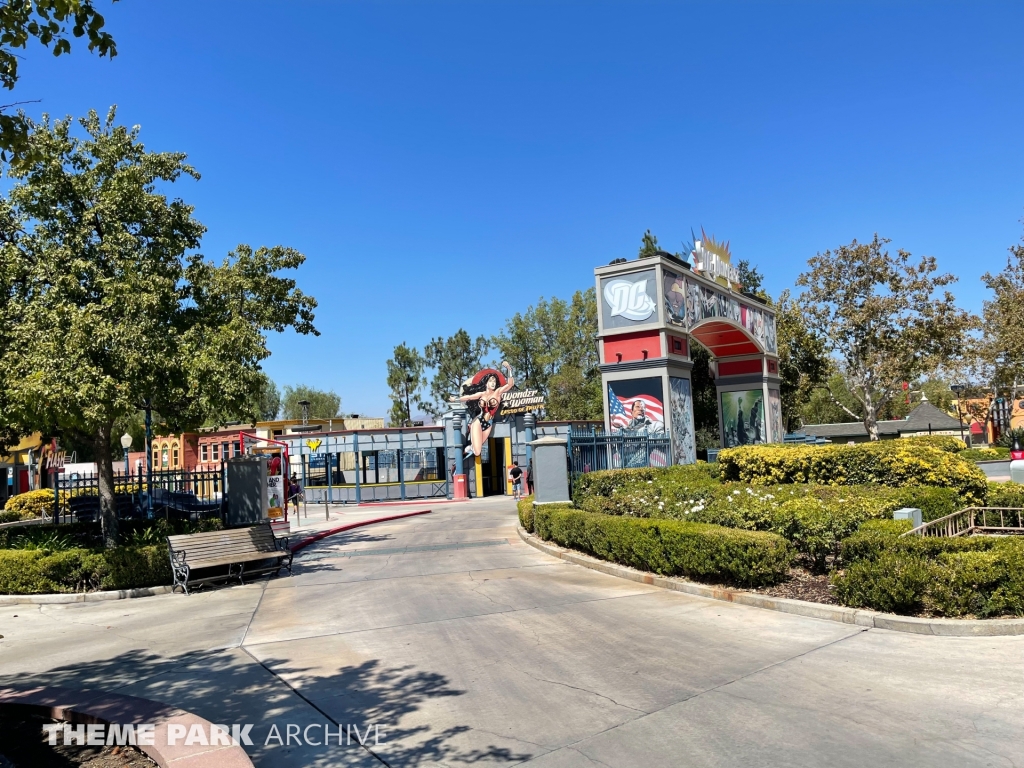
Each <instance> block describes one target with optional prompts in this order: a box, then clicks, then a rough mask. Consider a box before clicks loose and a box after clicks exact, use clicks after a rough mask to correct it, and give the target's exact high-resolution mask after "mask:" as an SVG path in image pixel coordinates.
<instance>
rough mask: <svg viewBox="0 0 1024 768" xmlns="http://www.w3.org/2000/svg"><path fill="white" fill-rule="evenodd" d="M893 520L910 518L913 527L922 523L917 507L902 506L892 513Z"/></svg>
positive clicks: (918, 526)
mask: <svg viewBox="0 0 1024 768" xmlns="http://www.w3.org/2000/svg"><path fill="white" fill-rule="evenodd" d="M892 519H893V520H910V521H911V522H912V523H913V527H914V528H920V527H921V524H922V520H921V510H920V509H918V508H917V507H904V508H903V509H897V510H896V511H895V512H893V513H892Z"/></svg>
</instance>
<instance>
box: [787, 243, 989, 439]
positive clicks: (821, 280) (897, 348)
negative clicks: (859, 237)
mask: <svg viewBox="0 0 1024 768" xmlns="http://www.w3.org/2000/svg"><path fill="white" fill-rule="evenodd" d="M888 242H889V241H888V240H885V239H882V238H879V237H878V235H877V234H876V235H875V237H874V239H873V240H872V241H871V242H870V243H858V242H857V241H856V240H854V241H853V242H852V243H850V244H849V245H844V246H840V247H839V248H837V249H836V250H835V251H830V250H829V251H825V252H824V253H819V254H817V255H816V256H814V257H812V258H811V259H810V260H809V261H808V265H809V267H810V269H809V270H808V271H807V272H804V273H803V274H801V275H800V277H799V279H798V280H797V284H798V285H800V286H802V287H804V288H805V291H804V293H803V294H802V295H801V297H800V301H799V307H800V309H801V310H802V312H803V314H804V316H805V317H806V318H807V323H808V327H809V328H810V330H811V331H812V332H814V333H815V334H816V335H817V336H818V337H819V338H820V339H822V340H823V341H824V343H825V348H826V349H827V350H828V352H829V353H830V354H832V355H834V356H835V358H836V359H837V360H838V361H839V365H840V368H841V372H842V373H843V374H844V377H845V380H846V382H847V383H848V385H849V387H850V391H851V394H852V395H853V397H854V398H855V400H856V401H857V403H858V404H859V406H860V409H861V412H860V414H858V413H857V412H855V411H854V410H853V409H850V408H847V407H846V406H845V405H841V407H842V408H843V409H844V410H846V411H847V413H848V414H849V415H850V416H852V417H854V418H858V417H859V418H861V419H862V420H863V422H864V426H865V428H866V429H867V431H868V435H869V436H870V437H871V439H872V440H877V439H878V428H877V421H878V419H879V414H880V412H881V411H882V409H883V408H885V406H886V405H887V404H888V403H890V401H891V400H892V398H893V397H894V396H895V395H896V394H897V393H898V392H901V391H902V384H903V382H910V381H915V380H917V379H918V378H920V377H922V376H925V375H928V374H930V373H932V372H934V371H935V370H937V369H938V368H939V367H940V366H942V365H944V364H946V363H948V362H949V361H951V360H953V359H955V358H957V357H958V356H961V355H962V354H963V352H964V345H965V341H966V338H967V333H968V331H969V330H970V329H971V328H973V327H974V325H975V319H974V318H973V317H972V316H971V315H970V314H969V313H967V312H965V311H964V310H962V309H959V308H958V307H957V306H956V303H955V300H954V298H953V295H952V293H950V292H949V291H948V290H943V289H944V288H945V287H946V286H948V285H950V284H952V283H954V282H956V278H955V277H954V276H953V275H950V274H936V264H935V259H934V258H933V257H930V256H924V257H922V258H921V259H920V260H918V261H917V262H916V263H914V262H911V255H910V253H908V252H907V251H904V250H899V251H898V252H897V253H896V255H895V256H891V255H890V254H889V252H888V251H886V250H885V245H886V244H887V243H888ZM836 400H837V401H838V399H837V398H836Z"/></svg>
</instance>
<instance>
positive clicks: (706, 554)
mask: <svg viewBox="0 0 1024 768" xmlns="http://www.w3.org/2000/svg"><path fill="white" fill-rule="evenodd" d="M534 515H535V525H536V528H537V534H538V535H539V536H540V537H541V538H543V539H547V540H549V541H553V542H555V543H556V544H559V545H561V546H564V547H569V548H570V549H576V550H580V551H582V552H586V553H588V554H591V555H594V556H596V557H600V558H602V559H604V560H609V561H612V562H616V563H620V564H622V565H628V566H631V567H633V568H638V569H640V570H643V571H652V572H654V573H659V574H662V575H665V576H685V577H686V578H690V579H694V580H699V581H711V582H715V583H730V584H738V585H742V586H761V585H766V584H775V583H777V582H779V581H780V580H782V579H783V578H784V577H785V576H786V574H787V573H788V571H789V566H790V563H791V562H792V559H793V552H792V549H791V548H790V546H789V544H788V543H787V542H786V540H785V539H783V538H782V537H781V536H776V535H774V534H771V533H762V532H758V531H742V530H736V529H732V528H723V527H722V526H717V525H707V524H703V523H689V522H683V521H678V520H650V519H640V518H635V517H627V516H621V515H603V514H597V513H593V512H586V511H584V510H579V509H565V508H554V507H551V506H547V505H545V506H540V507H536V508H535V510H534Z"/></svg>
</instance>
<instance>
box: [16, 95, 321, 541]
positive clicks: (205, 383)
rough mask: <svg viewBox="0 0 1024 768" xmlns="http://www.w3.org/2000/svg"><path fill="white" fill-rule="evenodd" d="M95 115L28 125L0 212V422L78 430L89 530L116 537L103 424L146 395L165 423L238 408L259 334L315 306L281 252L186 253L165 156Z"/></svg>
mask: <svg viewBox="0 0 1024 768" xmlns="http://www.w3.org/2000/svg"><path fill="white" fill-rule="evenodd" d="M114 117H115V115H114V110H113V109H111V110H110V112H109V114H108V116H107V119H106V120H105V121H103V120H100V118H99V117H98V116H97V114H96V113H95V112H91V113H90V114H89V116H88V117H87V118H84V119H82V120H81V121H79V122H80V125H81V127H82V128H83V129H84V131H83V132H84V136H77V135H74V133H73V130H72V129H73V127H74V124H73V122H72V120H71V119H70V118H68V119H65V120H58V121H55V122H52V123H51V122H50V120H49V118H44V120H43V122H42V123H40V124H38V125H32V126H31V130H30V132H29V135H28V141H29V143H30V144H31V149H32V157H34V158H36V159H35V160H32V161H31V162H27V163H26V164H25V165H24V166H23V167H16V168H14V169H13V171H12V175H13V176H14V179H15V184H14V186H13V188H12V189H11V191H10V193H9V195H8V197H7V198H6V199H5V200H4V201H3V204H2V206H0V232H2V233H3V235H0V276H2V277H0V280H2V281H3V282H2V284H0V285H2V289H3V292H4V296H5V302H4V305H5V307H4V310H3V311H4V322H5V323H7V330H6V333H5V336H6V338H4V339H3V342H4V343H3V344H2V345H0V392H2V393H3V394H2V396H0V400H2V401H3V404H2V408H3V410H2V413H0V420H2V421H3V425H4V427H6V429H5V430H4V431H5V432H6V433H7V434H10V433H12V432H19V431H20V432H23V433H24V432H30V431H33V430H40V431H42V432H44V433H47V434H57V433H60V434H74V435H77V436H79V437H80V438H81V439H90V440H91V441H92V444H93V446H94V448H95V456H96V460H97V464H98V469H99V491H100V506H101V511H102V521H103V533H104V538H105V541H106V542H107V544H108V545H113V544H114V543H116V541H117V516H116V510H115V505H114V482H113V455H114V454H113V451H112V449H111V446H112V443H113V440H114V438H115V435H114V431H115V427H116V426H117V425H119V424H123V423H124V420H125V419H126V418H129V417H130V416H132V415H133V414H135V413H136V412H137V411H138V409H139V408H140V406H142V405H143V404H144V403H149V404H150V405H151V406H152V407H153V408H154V409H155V410H156V411H157V412H159V413H160V414H161V415H162V417H163V419H164V420H165V423H166V424H167V425H168V426H169V428H171V429H172V430H174V431H182V430H185V429H193V428H196V427H198V426H199V425H201V424H203V423H204V422H205V421H206V420H208V419H209V418H210V417H211V416H212V415H214V414H219V413H227V412H245V411H246V410H247V409H251V407H252V403H253V402H254V394H255V393H256V392H258V391H259V386H260V382H261V376H262V371H261V369H260V362H261V361H262V360H264V359H265V358H266V357H267V356H269V354H270V352H269V350H268V349H267V346H266V334H267V332H269V331H275V332H279V331H283V330H284V329H285V328H288V327H292V328H294V329H295V330H296V331H298V332H300V333H316V329H315V328H314V327H313V309H314V308H315V306H316V302H315V301H314V300H313V299H312V298H310V297H307V296H305V295H303V294H302V292H301V291H300V290H298V289H297V288H296V287H295V282H294V281H293V280H290V279H286V278H283V277H280V276H279V275H278V273H279V272H280V271H282V270H286V269H294V268H297V267H298V266H299V265H301V264H302V262H303V261H304V258H305V257H303V256H302V254H300V253H298V252H297V251H294V250H291V249H288V248H282V247H274V248H260V249H258V250H256V251H253V250H252V249H251V248H249V247H248V246H245V245H240V246H239V247H238V248H237V249H236V250H235V251H233V252H232V253H230V254H229V255H228V257H227V258H226V259H225V260H224V261H223V262H221V263H220V264H214V263H212V262H207V261H206V260H205V259H204V258H203V256H202V255H201V254H197V253H191V254H190V253H189V251H190V250H191V249H194V248H196V247H197V246H198V245H199V241H200V238H201V236H202V234H203V232H204V228H203V226H202V224H200V223H199V222H198V221H197V220H196V219H195V218H193V216H192V212H193V209H192V207H191V206H188V205H186V204H185V203H184V202H182V201H181V200H180V199H174V200H169V199H168V198H167V197H166V196H165V195H164V194H163V193H162V189H163V188H164V187H165V186H166V185H168V184H170V183H172V182H174V181H176V180H177V179H179V178H180V177H181V176H183V175H184V176H192V177H194V178H198V177H199V174H198V173H197V172H196V171H195V169H193V168H192V167H191V166H189V165H188V164H187V163H186V162H185V160H186V158H185V155H183V154H181V153H170V152H159V153H152V152H147V151H146V149H145V147H144V146H143V145H142V143H141V142H140V141H139V139H138V128H137V127H136V128H133V129H130V130H129V129H126V128H124V127H121V126H118V125H116V124H115V121H114Z"/></svg>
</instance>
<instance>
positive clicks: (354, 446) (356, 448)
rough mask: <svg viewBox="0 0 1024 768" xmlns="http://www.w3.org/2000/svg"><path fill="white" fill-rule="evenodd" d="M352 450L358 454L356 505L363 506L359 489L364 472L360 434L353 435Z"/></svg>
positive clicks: (354, 433)
mask: <svg viewBox="0 0 1024 768" xmlns="http://www.w3.org/2000/svg"><path fill="white" fill-rule="evenodd" d="M352 450H353V451H354V452H355V454H356V504H361V503H362V501H363V496H362V492H361V491H360V489H359V481H360V480H361V479H362V478H360V477H359V475H360V474H361V473H362V471H363V462H362V458H363V457H362V456H361V455H360V453H359V433H358V432H353V433H352Z"/></svg>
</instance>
